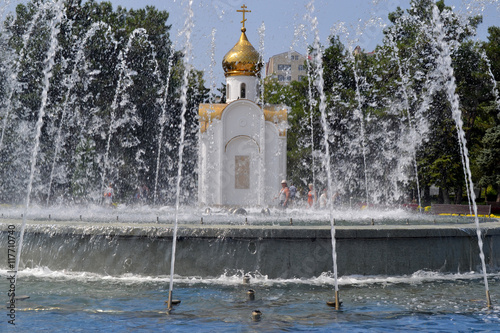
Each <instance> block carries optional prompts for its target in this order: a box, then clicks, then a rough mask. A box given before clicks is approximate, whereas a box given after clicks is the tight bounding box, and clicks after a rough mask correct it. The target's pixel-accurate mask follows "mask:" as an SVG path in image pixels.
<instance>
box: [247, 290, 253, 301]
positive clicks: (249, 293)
mask: <svg viewBox="0 0 500 333" xmlns="http://www.w3.org/2000/svg"><path fill="white" fill-rule="evenodd" d="M247 296H248V300H249V301H254V300H255V291H254V290H253V289H249V290H248V291H247Z"/></svg>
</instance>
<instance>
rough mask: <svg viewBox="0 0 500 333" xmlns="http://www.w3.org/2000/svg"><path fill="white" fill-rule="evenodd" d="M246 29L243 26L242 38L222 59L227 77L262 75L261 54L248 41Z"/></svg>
mask: <svg viewBox="0 0 500 333" xmlns="http://www.w3.org/2000/svg"><path fill="white" fill-rule="evenodd" d="M245 31H246V29H245V28H244V27H243V28H241V36H240V40H239V41H238V43H236V45H234V47H233V48H232V49H231V50H230V51H229V52H228V53H226V55H225V56H224V58H223V59H222V68H223V69H224V75H225V76H226V77H227V76H237V75H247V76H260V69H261V68H262V63H261V62H260V55H259V52H257V50H255V48H254V47H253V46H252V44H250V42H249V41H248V39H247V36H246V35H245Z"/></svg>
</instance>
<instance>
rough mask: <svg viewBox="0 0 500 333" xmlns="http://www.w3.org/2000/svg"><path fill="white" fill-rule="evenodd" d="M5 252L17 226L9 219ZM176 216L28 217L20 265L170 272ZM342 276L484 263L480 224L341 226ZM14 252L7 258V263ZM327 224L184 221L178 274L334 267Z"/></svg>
mask: <svg viewBox="0 0 500 333" xmlns="http://www.w3.org/2000/svg"><path fill="white" fill-rule="evenodd" d="M0 222H1V223H0V230H1V233H2V236H1V238H0V251H3V253H7V226H8V225H9V224H16V230H17V231H19V230H20V228H21V225H20V223H21V221H20V220H7V219H4V220H2V221H0ZM481 226H482V232H483V236H484V252H485V256H486V264H487V266H488V269H490V270H492V271H496V270H498V268H499V267H500V222H485V223H481ZM172 231H173V228H172V225H162V224H146V223H140V224H127V226H124V225H121V224H119V223H88V222H87V223H86V222H62V221H60V222H50V221H28V225H27V227H26V233H25V238H24V239H25V240H24V246H23V251H22V256H21V258H22V259H21V260H22V263H21V265H20V267H21V268H23V267H39V266H41V267H48V268H49V269H51V270H63V269H64V270H70V271H77V272H78V271H85V272H95V273H100V274H110V275H119V274H124V273H132V274H141V275H152V276H158V275H168V274H169V272H170V257H171V250H172V249H171V247H172ZM336 239H337V260H338V272H339V275H340V276H342V275H402V274H412V273H414V272H416V271H418V270H430V271H439V272H442V273H457V272H470V271H476V272H479V271H480V259H479V248H478V242H477V236H476V230H475V227H474V224H472V223H469V224H460V225H439V224H436V225H415V226H412V225H399V226H394V225H390V226H389V225H380V226H338V227H336ZM6 265H7V263H6V260H5V261H3V262H1V263H0V267H2V268H5V267H6ZM332 270H333V269H332V246H331V237H330V228H329V227H327V226H261V225H259V226H251V225H250V226H248V225H243V226H241V225H240V226H228V225H224V226H222V225H196V226H195V225H189V226H180V228H179V230H178V242H177V251H176V265H175V273H176V274H178V275H181V276H200V277H216V276H220V275H222V274H224V273H229V274H232V273H235V272H237V271H244V272H245V273H247V272H257V271H258V272H260V273H261V274H263V275H267V276H268V277H269V278H301V277H304V278H308V277H314V276H319V275H321V273H323V272H329V271H330V272H331V271H332Z"/></svg>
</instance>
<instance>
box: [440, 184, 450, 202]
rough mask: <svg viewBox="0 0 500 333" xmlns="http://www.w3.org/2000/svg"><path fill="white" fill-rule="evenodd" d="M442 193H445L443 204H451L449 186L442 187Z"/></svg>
mask: <svg viewBox="0 0 500 333" xmlns="http://www.w3.org/2000/svg"><path fill="white" fill-rule="evenodd" d="M442 193H443V204H445V205H449V204H451V202H450V192H449V191H448V189H447V188H443V189H442Z"/></svg>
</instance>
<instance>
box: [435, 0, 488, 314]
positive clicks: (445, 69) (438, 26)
mask: <svg viewBox="0 0 500 333" xmlns="http://www.w3.org/2000/svg"><path fill="white" fill-rule="evenodd" d="M432 18H433V22H434V24H435V26H434V33H435V34H436V42H437V43H438V45H439V46H440V48H441V52H440V54H439V59H438V63H439V64H440V67H439V70H440V71H441V73H442V75H443V78H445V79H446V80H447V82H446V93H447V96H448V99H449V101H450V104H451V108H452V117H453V120H455V123H456V127H457V136H458V140H459V143H460V145H461V152H462V160H463V161H465V164H464V167H465V168H466V170H467V173H466V176H467V179H466V181H468V183H469V186H468V190H469V193H468V195H469V196H470V200H471V201H472V207H473V210H474V221H475V224H476V233H477V241H478V245H479V257H480V258H481V267H482V271H483V272H482V273H483V279H484V286H485V289H486V297H487V302H488V307H490V306H491V305H490V303H491V301H490V296H489V287H488V278H487V271H486V263H485V257H484V251H483V239H482V231H481V228H480V226H479V218H478V216H477V205H476V194H475V193H474V191H473V189H474V183H473V182H472V174H471V171H470V163H469V154H468V150H467V140H466V139H465V132H464V130H463V121H462V112H461V111H460V105H459V99H458V96H457V94H456V88H457V87H456V83H455V76H454V73H453V67H452V63H451V50H450V45H449V44H448V43H447V42H446V41H445V33H444V28H443V22H442V20H441V15H440V13H439V9H438V8H437V6H436V5H434V7H433V8H432Z"/></svg>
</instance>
